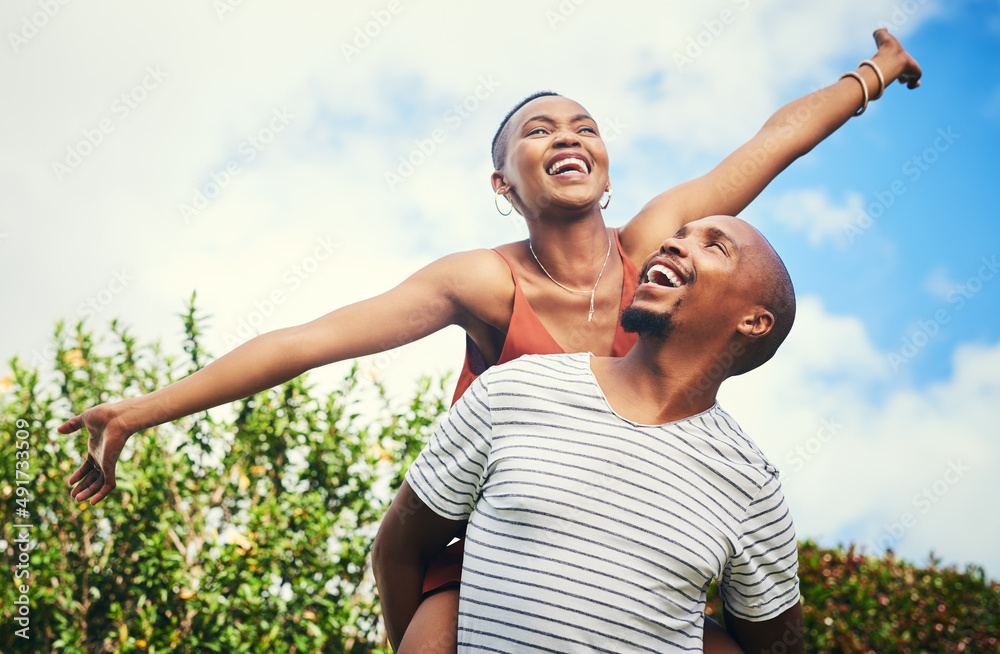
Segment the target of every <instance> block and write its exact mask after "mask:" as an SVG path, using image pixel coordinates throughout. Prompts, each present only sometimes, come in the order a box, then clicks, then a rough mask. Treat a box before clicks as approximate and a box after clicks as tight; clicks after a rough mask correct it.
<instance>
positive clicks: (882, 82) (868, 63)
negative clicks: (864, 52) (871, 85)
mask: <svg viewBox="0 0 1000 654" xmlns="http://www.w3.org/2000/svg"><path fill="white" fill-rule="evenodd" d="M862 66H868V67H870V68H871V69H872V70H874V71H875V77H877V78H878V93H877V94H876V95H875V97H873V98H872V100H878V99H879V98H881V97H882V93H884V92H885V77H883V76H882V71H881V70H879V67H878V64H876V63H875V62H874V61H872V60H871V59H865V60H864V61H862V62H861V63H860V64H858V68H861V67H862Z"/></svg>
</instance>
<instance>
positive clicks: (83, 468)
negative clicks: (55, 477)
mask: <svg viewBox="0 0 1000 654" xmlns="http://www.w3.org/2000/svg"><path fill="white" fill-rule="evenodd" d="M93 467H94V460H93V459H91V458H90V457H89V456H88V457H87V460H86V461H84V462H83V463H81V464H80V467H79V468H77V469H76V472H74V473H73V476H72V477H70V478H69V482H67V483H68V484H69V485H70V486H72V485H73V484H75V483H76V482H78V481H80V480H81V479H83V478H84V477H85V476H86V475H87V474H88V473H89V472H90V471H91V470H92V469H93ZM70 494H71V495H72V494H73V493H72V491H70Z"/></svg>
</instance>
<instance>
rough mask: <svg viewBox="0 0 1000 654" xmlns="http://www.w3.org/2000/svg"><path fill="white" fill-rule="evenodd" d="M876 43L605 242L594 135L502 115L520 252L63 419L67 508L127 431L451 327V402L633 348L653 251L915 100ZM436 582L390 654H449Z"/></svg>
mask: <svg viewBox="0 0 1000 654" xmlns="http://www.w3.org/2000/svg"><path fill="white" fill-rule="evenodd" d="M875 41H876V44H877V46H878V52H877V53H876V54H875V55H874V56H873V57H872V60H871V61H870V62H865V63H864V64H863V65H861V66H859V69H858V71H857V72H855V73H850V74H849V75H850V77H848V78H847V79H844V78H842V79H841V80H840V81H838V82H837V83H836V84H834V85H832V86H830V87H827V88H825V89H822V90H820V91H816V92H815V93H813V94H810V95H809V96H806V97H804V98H801V99H799V100H796V101H794V102H792V103H790V104H788V105H786V106H785V107H782V108H781V109H780V110H778V112H776V113H775V114H774V115H773V116H772V117H771V118H770V119H769V120H768V121H767V123H766V124H765V125H764V127H763V128H762V129H761V130H760V132H758V134H757V135H756V136H755V137H754V138H753V139H751V140H750V141H749V142H748V143H747V144H745V145H743V146H742V147H740V148H739V149H738V150H736V152H734V153H733V154H731V155H730V156H729V157H727V158H726V159H725V160H724V161H723V162H722V163H720V164H719V165H718V166H717V167H716V168H715V169H713V170H712V171H711V172H709V173H708V174H706V175H704V176H703V177H700V178H698V179H695V180H692V181H690V182H686V183H684V184H681V185H679V186H677V187H674V188H673V189H670V190H668V191H666V192H665V193H662V194H660V195H659V196H657V197H655V198H653V200H651V201H650V202H649V203H648V204H647V205H646V206H645V207H644V208H643V209H642V210H641V211H640V212H639V214H638V215H637V216H635V217H634V218H633V219H632V220H630V221H629V222H628V223H627V224H626V225H625V227H624V228H622V229H621V231H620V232H619V231H617V230H608V228H607V227H606V226H605V225H604V220H603V217H602V214H601V209H602V208H605V207H607V202H609V201H610V199H611V184H610V181H609V179H608V157H607V150H606V149H605V147H604V143H603V141H602V140H601V137H600V135H599V132H598V128H597V125H596V123H595V122H594V120H593V119H592V118H591V117H590V116H589V115H588V114H587V112H586V110H585V109H584V108H583V107H582V106H580V105H579V104H577V103H575V102H573V101H571V100H569V99H567V98H563V97H561V96H558V95H554V94H541V95H538V96H532V98H529V99H528V100H526V101H525V102H522V103H521V104H520V105H518V106H517V107H515V108H514V110H512V111H511V113H510V114H508V116H507V118H506V119H505V120H504V123H503V124H502V125H501V128H500V130H499V131H498V132H497V135H496V137H495V138H494V147H493V158H494V167H495V169H496V170H495V172H494V173H493V176H492V182H493V188H494V190H495V192H496V198H497V204H498V209H499V210H501V211H502V212H506V211H509V210H510V209H511V208H512V209H514V210H517V211H518V212H519V213H520V214H521V215H522V216H524V218H525V221H526V222H527V226H528V233H529V238H528V240H527V241H522V242H518V243H510V244H507V245H503V246H501V247H499V248H497V249H496V250H495V251H491V250H475V251H471V252H463V253H458V254H453V255H449V256H446V257H444V258H442V259H439V260H438V261H435V262H434V263H432V264H430V265H429V266H427V267H425V268H423V269H422V270H420V271H418V272H416V273H415V274H413V275H412V276H411V277H409V278H408V279H406V280H405V281H403V283H401V284H400V285H399V286H397V287H396V288H394V289H392V290H390V291H388V292H386V293H384V294H382V295H379V296H377V297H374V298H371V299H368V300H364V301H362V302H358V303H356V304H352V305H349V306H346V307H343V308H340V309H337V310H335V311H333V312H331V313H329V314H327V315H325V316H322V317H320V318H317V319H316V320H314V321H312V322H309V323H306V324H304V325H300V326H297V327H290V328H287V329H281V330H277V331H274V332H270V333H267V334H263V335H261V336H258V337H257V338H255V339H253V340H251V341H249V342H248V343H246V344H244V345H242V346H240V347H239V348H237V349H236V350H234V351H233V352H231V353H229V354H227V355H226V356H224V357H221V358H220V359H218V360H217V361H214V362H213V363H211V364H209V365H208V366H206V367H205V368H203V369H202V370H200V371H198V372H196V373H194V374H193V375H191V376H189V377H187V378H185V379H182V380H180V381H178V382H176V383H174V384H171V385H169V386H167V387H164V388H162V389H160V390H158V391H156V392H154V393H151V394H149V395H146V396H143V397H139V398H130V399H126V400H123V401H121V402H117V403H114V404H102V405H99V406H97V407H94V408H92V409H89V410H87V411H85V412H84V413H82V414H80V415H78V416H75V417H74V418H72V419H70V420H68V421H67V422H66V423H64V424H63V425H61V426H60V427H59V432H60V433H63V434H69V433H72V432H74V431H76V430H78V429H80V428H81V427H86V428H87V430H88V432H89V434H90V439H89V453H88V456H87V459H86V461H84V463H83V464H82V465H81V466H80V467H79V469H77V470H76V472H74V474H73V475H72V477H71V478H70V480H69V482H70V484H71V485H72V484H76V486H75V488H73V490H72V491H71V494H72V496H73V497H74V499H76V500H78V501H84V500H87V499H90V502H91V504H96V503H97V502H99V501H101V500H102V499H104V498H105V497H107V495H108V494H109V493H110V492H111V491H112V490H113V489H114V487H115V467H116V465H117V461H118V457H119V455H120V453H121V450H122V447H123V446H124V444H125V442H126V441H127V440H128V438H129V437H130V436H131V435H132V434H133V433H135V432H137V431H140V430H142V429H146V428H149V427H152V426H155V425H158V424H161V423H164V422H169V421H171V420H176V419H177V418H180V417H182V416H185V415H189V414H192V413H196V412H199V411H204V410H206V409H208V408H211V407H214V406H218V405H220V404H224V403H227V402H231V401H234V400H237V399H240V398H244V397H247V396H249V395H252V394H254V393H257V392H259V391H261V390H264V389H266V388H270V387H272V386H275V385H277V384H280V383H283V382H285V381H287V380H289V379H292V378H294V377H296V376H298V375H300V374H302V373H303V372H305V371H307V370H309V369H311V368H315V367H318V366H322V365H325V364H327V363H332V362H335V361H341V360H344V359H349V358H354V357H359V356H364V355H368V354H373V353H375V352H380V351H383V350H386V349H389V348H390V347H396V346H397V345H401V344H403V343H408V342H410V341H413V340H417V339H419V338H423V337H424V336H427V335H429V334H431V333H433V332H435V331H437V330H439V329H441V328H443V327H445V326H448V325H460V326H461V327H462V328H463V329H465V331H466V333H467V335H468V338H467V354H466V364H465V368H464V369H463V372H462V376H461V378H460V380H459V387H458V389H457V390H456V397H457V396H459V395H460V394H461V393H462V392H463V391H464V390H465V388H467V387H468V385H469V383H471V381H472V379H474V378H475V376H476V375H477V374H478V373H480V372H482V370H483V369H485V368H486V367H488V366H490V365H494V364H497V363H502V362H504V361H507V360H510V359H512V358H515V357H517V356H520V355H521V354H525V353H538V354H544V353H549V352H560V351H566V352H584V351H590V352H593V353H594V354H596V355H599V356H608V355H621V354H624V352H625V351H627V350H628V348H630V347H631V345H632V343H634V337H633V338H632V339H631V340H630V339H629V337H628V336H626V335H624V333H623V332H621V330H620V328H619V326H618V314H619V309H620V308H621V307H622V306H623V305H625V304H627V303H628V302H629V300H630V299H631V293H632V291H633V290H634V288H635V285H636V278H637V264H641V262H642V261H643V260H644V259H645V257H646V255H648V254H649V253H650V252H652V251H653V250H655V249H657V248H658V247H659V244H660V242H661V241H662V240H663V238H665V237H666V236H669V235H671V234H673V233H674V232H675V231H676V230H677V229H678V228H679V227H680V226H681V225H683V224H685V223H687V222H689V221H691V220H695V219H697V218H701V217H703V216H707V215H714V214H729V215H735V214H738V213H739V212H740V211H742V210H743V208H744V207H746V206H747V204H749V203H750V201H751V200H753V198H755V197H756V196H757V195H758V194H759V193H760V191H761V190H763V189H764V187H765V186H766V185H767V184H768V183H770V181H771V180H772V179H773V178H774V177H775V176H776V175H777V174H778V173H779V172H781V171H782V170H783V169H784V168H785V167H786V166H788V165H789V164H790V163H791V162H792V161H794V160H795V159H796V158H798V157H799V156H801V155H802V154H805V153H806V152H808V151H809V150H810V149H812V148H813V147H814V146H815V145H816V144H817V143H819V142H820V141H822V140H823V139H824V138H826V137H827V136H828V135H829V134H831V133H832V132H833V131H834V130H836V129H837V128H838V127H839V126H840V125H842V124H843V123H845V122H846V121H847V119H848V118H850V117H851V116H852V115H854V114H855V113H856V112H857V111H858V108H859V107H861V106H863V104H867V101H868V99H869V97H870V96H871V97H873V98H874V97H878V96H880V95H881V92H882V90H883V89H884V86H885V85H886V84H887V83H891V81H892V80H899V81H900V82H905V83H907V84H908V86H909V87H910V88H914V87H916V86H917V85H919V81H918V80H919V77H920V68H919V66H918V65H917V63H916V61H914V60H913V58H912V57H910V56H909V55H908V54H907V53H906V52H905V50H903V48H902V46H901V45H900V44H899V42H898V41H897V40H896V39H895V38H894V37H892V36H891V35H889V33H888V32H887V31H885V30H879V31H877V32H876V33H875ZM879 69H880V70H879ZM883 75H884V79H882V77H883ZM869 89H871V90H872V92H871V93H870V94H869ZM804 116H805V118H803V117H804ZM605 195H607V199H604V197H603V196H605ZM501 198H506V199H507V200H508V201H509V203H510V204H509V206H507V205H503V204H502V200H501ZM498 255H499V256H498ZM455 567H456V566H455V565H452V568H455ZM458 567H459V568H460V564H458ZM442 570H443V571H444V572H442ZM433 572H434V576H436V577H439V579H436V580H434V582H435V583H433V584H431V587H430V588H429V589H428V590H431V591H434V590H438V589H441V588H443V589H442V590H438V592H433V594H431V595H430V596H429V597H427V599H426V600H424V601H423V602H422V603H421V600H420V598H386V597H383V598H382V602H383V609H384V615H385V620H386V628H387V631H388V635H389V640H390V642H391V643H392V644H393V646H394V647H397V648H400V651H411V652H420V651H427V650H426V648H425V645H427V644H434V645H436V646H437V647H440V644H441V643H442V642H445V641H449V640H450V643H447V644H446V648H445V649H436V650H435V651H448V650H449V649H450V650H452V651H453V650H454V638H455V631H456V627H455V624H456V616H457V601H458V599H457V598H458V591H457V589H456V588H454V587H453V586H454V579H450V578H449V573H448V569H447V566H444V567H439V569H436V570H435V571H433ZM404 632H405V634H406V638H405V641H404V639H403V634H404ZM401 641H403V642H402V644H401ZM733 647H735V645H734V643H733V641H732V640H730V639H728V637H727V636H726V634H725V632H724V631H723V630H722V629H721V627H718V625H714V623H710V626H709V627H707V628H706V640H705V651H706V652H725V651H733V650H732V648H733ZM736 651H738V650H736Z"/></svg>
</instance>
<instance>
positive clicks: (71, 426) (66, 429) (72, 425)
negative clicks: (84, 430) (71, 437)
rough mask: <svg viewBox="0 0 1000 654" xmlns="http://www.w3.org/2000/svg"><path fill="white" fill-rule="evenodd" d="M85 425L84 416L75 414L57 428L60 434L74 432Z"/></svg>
mask: <svg viewBox="0 0 1000 654" xmlns="http://www.w3.org/2000/svg"><path fill="white" fill-rule="evenodd" d="M82 426H83V416H82V415H79V416H74V417H72V418H70V419H69V420H67V421H66V422H64V423H63V424H61V425H59V426H58V427H57V428H56V431H58V432H59V433H60V434H72V433H73V432H75V431H76V430H78V429H79V428H80V427H82Z"/></svg>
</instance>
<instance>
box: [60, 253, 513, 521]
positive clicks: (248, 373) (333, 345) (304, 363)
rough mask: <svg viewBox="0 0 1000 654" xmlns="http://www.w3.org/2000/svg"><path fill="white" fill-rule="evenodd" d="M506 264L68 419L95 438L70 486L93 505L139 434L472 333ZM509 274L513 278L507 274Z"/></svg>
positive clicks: (424, 285)
mask: <svg viewBox="0 0 1000 654" xmlns="http://www.w3.org/2000/svg"><path fill="white" fill-rule="evenodd" d="M496 260H498V258H497V257H496V256H495V255H493V254H492V253H489V252H486V251H480V250H477V251H472V252H465V253H460V254H454V255H450V256H447V257H444V258H442V259H439V260H438V261H435V262H434V263H432V264H430V265H428V266H427V267H425V268H423V269H421V270H419V271H417V272H416V273H414V274H413V275H412V276H411V277H409V278H407V279H406V280H405V281H404V282H403V283H401V284H400V285H399V286H397V287H395V288H393V289H392V290H390V291H387V292H386V293H383V294H381V295H378V296H376V297H373V298H371V299H368V300H364V301H361V302H358V303H356V304H351V305H348V306H345V307H343V308H340V309H337V310H335V311H332V312H330V313H328V314H326V315H324V316H322V317H320V318H317V319H316V320H313V321H312V322H308V323H306V324H303V325H299V326H296V327H288V328H285V329H279V330H276V331H273V332H269V333H266V334H262V335H260V336H257V337H256V338H254V339H252V340H250V341H248V342H247V343H244V344H243V345H241V346H240V347H238V348H236V349H235V350H233V351H232V352H230V353H229V354H226V355H225V356H223V357H221V358H219V359H217V360H216V361H213V362H212V363H210V364H208V365H207V366H205V367H204V368H202V369H201V370H199V371H197V372H195V373H194V374H192V375H190V376H188V377H185V378H184V379H181V380H179V381H177V382H174V383H173V384H170V385H169V386H165V387H164V388H161V389H159V390H157V391H155V392H153V393H150V394H148V395H144V396H142V397H137V398H129V399H126V400H123V401H120V402H116V403H114V404H101V405H99V406H96V407H94V408H91V409H88V410H87V411H84V412H83V413H81V414H80V415H77V416H75V417H73V418H71V419H70V420H67V421H66V422H65V423H63V424H62V425H61V426H60V427H59V429H58V431H59V433H61V434H71V433H73V432H75V431H77V430H78V429H81V428H86V429H87V431H88V433H89V435H90V437H89V444H88V450H89V451H88V456H87V458H86V460H85V461H84V462H83V464H82V465H81V466H80V467H79V468H78V469H77V470H76V472H74V473H73V475H72V476H71V477H70V479H69V484H70V485H74V484H75V485H76V486H75V488H73V490H72V491H71V495H72V496H73V498H74V499H76V500H77V501H81V502H82V501H84V500H87V499H90V503H91V504H96V503H97V502H100V501H101V500H102V499H104V498H105V497H107V495H108V493H110V492H111V491H112V490H114V488H115V468H116V465H117V463H118V457H119V455H120V454H121V451H122V448H123V447H124V446H125V443H126V441H127V440H128V439H129V437H131V435H132V434H134V433H135V432H137V431H140V430H142V429H146V428H149V427H153V426H155V425H159V424H162V423H165V422H170V421H172V420H176V419H178V418H181V417H183V416H187V415H191V414H192V413H197V412H199V411H205V410H206V409H209V408H211V407H215V406H219V405H221V404H225V403H227V402H232V401H235V400H238V399H241V398H244V397H249V396H250V395H253V394H254V393H258V392H260V391H262V390H265V389H268V388H271V387H273V386H277V385H278V384H282V383H284V382H286V381H288V380H290V379H293V378H294V377H297V376H298V375H301V374H302V373H303V372H305V371H307V370H310V369H312V368H316V367H319V366H323V365H326V364H328V363H333V362H335V361H342V360H345V359H351V358H354V357H359V356H365V355H368V354H373V353H376V352H382V351H385V350H389V349H392V348H395V347H398V346H400V345H404V344H406V343H409V342H411V341H415V340H417V339H420V338H423V337H424V336H427V335H429V334H431V333H433V332H436V331H438V330H439V329H442V328H443V327H446V326H447V325H453V324H457V325H461V326H463V327H464V328H465V329H466V330H469V329H470V328H471V326H472V325H473V324H475V323H476V322H477V321H480V320H481V318H482V317H486V318H487V319H489V318H490V310H491V309H492V310H493V311H494V312H495V307H490V306H488V303H489V301H490V298H495V294H493V293H492V292H491V291H492V288H491V284H490V282H491V280H493V279H501V280H503V279H505V277H504V276H500V277H496V276H495V275H494V276H493V277H490V270H489V269H490V267H491V266H495V265H496ZM500 265H501V266H502V265H503V264H502V263H501V264H500ZM493 272H495V271H493ZM502 272H503V273H504V275H506V268H504V270H503V271H502ZM506 278H507V279H509V275H506ZM494 304H495V303H494Z"/></svg>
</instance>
